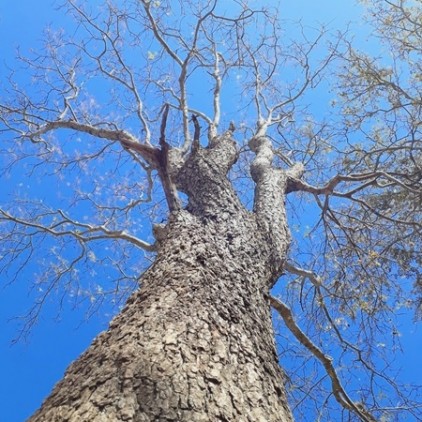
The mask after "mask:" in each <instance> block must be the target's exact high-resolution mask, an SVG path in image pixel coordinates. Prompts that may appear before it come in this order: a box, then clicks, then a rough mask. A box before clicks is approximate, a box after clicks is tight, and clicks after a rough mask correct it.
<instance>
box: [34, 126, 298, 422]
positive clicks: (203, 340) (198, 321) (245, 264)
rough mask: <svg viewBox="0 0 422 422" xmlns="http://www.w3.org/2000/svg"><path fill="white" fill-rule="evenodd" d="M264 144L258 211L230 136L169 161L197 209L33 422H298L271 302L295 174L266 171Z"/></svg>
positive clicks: (178, 216)
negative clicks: (235, 177)
mask: <svg viewBox="0 0 422 422" xmlns="http://www.w3.org/2000/svg"><path fill="white" fill-rule="evenodd" d="M262 143H263V142H257V145H255V146H254V147H255V149H256V153H257V159H256V160H255V162H254V166H253V167H252V171H253V177H254V180H255V182H256V186H257V187H256V193H255V201H256V202H255V210H254V212H253V213H251V212H248V211H247V210H246V209H245V208H244V207H243V206H242V204H241V202H240V201H239V199H238V197H237V195H236V194H235V192H234V190H233V188H232V186H231V184H230V182H229V181H228V179H227V178H226V174H227V171H228V170H229V169H230V167H231V166H232V164H233V163H234V162H235V160H236V158H237V154H238V152H237V149H236V145H235V143H234V142H233V141H232V140H230V133H228V134H226V135H225V136H222V137H220V138H216V139H214V141H212V142H211V144H210V146H209V148H206V149H205V148H195V149H194V150H193V151H192V152H191V154H189V156H188V158H187V159H186V160H184V161H183V162H182V161H180V160H179V161H177V160H174V161H173V162H171V157H170V156H169V163H170V164H171V166H172V167H171V168H170V169H168V170H169V172H170V174H171V177H172V180H173V181H174V183H175V186H176V187H177V189H178V190H179V191H183V192H185V193H186V194H187V195H188V198H189V203H188V206H187V207H186V209H185V210H176V211H173V212H172V214H171V215H170V217H169V222H168V223H167V225H166V227H165V228H162V229H161V230H160V235H159V239H160V241H159V250H158V253H157V258H156V261H155V262H154V264H153V265H152V266H151V267H150V268H149V269H148V270H147V271H146V273H145V274H144V276H143V278H142V284H141V288H140V289H139V290H138V291H137V292H135V293H134V294H133V295H132V296H131V297H130V298H129V300H128V302H127V304H126V306H125V308H124V309H123V311H122V312H121V313H120V314H119V315H118V316H116V317H115V318H114V319H113V320H112V322H111V324H110V327H109V329H108V330H107V331H105V332H103V333H102V334H100V335H99V336H98V337H97V338H96V339H95V340H94V342H93V343H92V345H91V346H90V347H89V348H88V350H87V351H86V352H85V353H83V355H82V356H81V357H80V358H79V359H78V360H77V361H75V362H74V363H73V364H72V365H71V366H70V367H69V368H68V370H67V371H66V374H65V376H64V378H63V379H62V380H61V381H60V382H59V383H58V384H57V385H56V387H55V388H54V390H53V392H52V394H51V395H50V396H49V397H48V398H47V400H46V401H45V402H44V403H43V405H42V407H41V408H40V409H39V410H38V411H37V412H36V413H35V414H34V415H33V416H32V417H31V418H30V421H31V422H41V421H45V422H46V421H48V422H52V421H57V422H59V421H68V422H76V421H90V422H100V421H101V422H105V421H110V422H111V421H186V422H187V421H189V422H191V421H204V422H205V421H233V422H234V421H236V422H246V421H249V422H257V421H262V422H271V421H274V422H275V421H277V422H285V421H291V420H292V416H291V413H290V410H289V408H288V405H287V400H286V394H285V388H284V379H283V373H282V370H281V368H280V367H279V364H278V359H277V354H276V350H275V344H274V336H273V329H272V323H271V313H270V306H269V303H268V299H267V293H268V290H269V288H270V287H271V286H272V284H273V283H274V281H275V280H276V278H277V277H278V276H279V275H280V271H281V270H282V264H283V262H284V260H285V254H286V250H287V247H288V243H289V234H288V230H287V224H286V220H285V213H284V191H285V190H286V183H287V182H286V179H287V176H286V175H285V174H283V173H282V172H281V170H275V169H271V159H269V160H267V161H265V160H264V161H262V160H261V161H259V151H261V153H262V150H260V148H261V147H260V146H259V145H258V144H262ZM264 144H265V142H264ZM261 146H262V145H261ZM267 147H268V145H267ZM267 158H268V157H267ZM274 172H276V173H274ZM274 224H276V225H277V229H276V227H274V226H273V225H274Z"/></svg>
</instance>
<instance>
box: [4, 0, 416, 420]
mask: <svg viewBox="0 0 422 422" xmlns="http://www.w3.org/2000/svg"><path fill="white" fill-rule="evenodd" d="M256 3H257V2H253V1H249V2H248V1H241V0H239V1H238V0H233V1H230V2H229V1H217V0H203V1H199V2H197V1H171V2H170V1H161V2H160V1H153V0H151V1H147V0H143V1H135V0H125V1H122V2H115V3H113V2H98V4H92V5H83V2H78V1H76V0H67V1H66V2H65V4H64V5H63V6H62V7H61V10H62V12H65V13H67V14H68V15H69V16H71V17H72V19H73V21H74V31H72V32H69V31H64V30H60V29H54V28H48V29H46V32H45V41H44V44H43V46H42V48H40V49H39V50H38V51H33V52H31V53H30V54H24V53H22V54H21V52H19V53H18V55H17V63H18V64H19V65H18V64H16V63H15V64H14V65H13V70H10V72H9V75H8V77H7V78H3V79H2V80H1V81H0V133H1V139H2V140H1V146H0V152H1V155H2V167H1V175H2V178H3V179H4V180H8V178H9V179H10V180H12V181H16V180H17V181H18V182H19V181H20V180H26V179H27V178H31V180H33V181H34V183H35V184H37V183H39V185H40V186H47V187H48V189H45V190H42V191H41V190H40V189H33V190H26V191H24V190H22V189H19V188H17V189H16V190H15V195H14V196H11V197H10V198H9V200H8V201H3V203H2V206H1V208H0V233H1V235H0V239H1V243H0V255H1V263H0V273H1V274H2V275H3V278H4V279H6V280H7V281H8V282H14V281H16V280H18V279H20V277H22V274H24V271H25V269H26V267H27V266H28V265H36V266H37V273H36V274H35V275H34V279H33V285H32V286H29V287H32V288H35V290H36V291H37V292H38V293H37V299H36V301H35V303H34V305H33V306H32V307H31V308H30V309H29V311H28V314H27V316H26V318H25V322H24V325H23V326H22V334H26V333H27V332H28V331H29V330H30V328H31V327H32V325H33V324H34V323H36V321H37V319H38V317H39V315H40V313H41V312H42V307H43V304H44V303H45V301H46V300H48V298H49V296H50V295H53V294H54V295H58V296H59V297H60V300H61V301H71V302H73V303H75V304H77V303H81V302H84V301H87V302H89V303H90V306H89V312H95V311H96V310H97V309H98V308H99V307H101V306H102V305H104V304H107V306H108V305H110V304H112V305H113V306H115V307H116V309H117V308H118V307H119V306H120V305H121V304H122V303H124V301H125V299H126V298H127V297H128V295H129V294H130V292H132V291H133V290H134V289H136V287H137V286H138V281H139V277H140V275H141V274H142V272H143V271H144V270H145V268H147V267H148V265H149V264H150V262H151V260H153V259H154V254H155V251H156V244H157V243H156V242H157V239H159V238H160V233H161V231H160V230H161V225H160V224H161V223H162V222H164V221H165V220H166V219H167V216H168V213H169V212H171V211H172V210H174V209H178V208H180V207H183V206H184V205H185V204H186V198H185V197H184V195H183V193H180V192H179V193H177V192H176V191H175V187H174V185H173V184H172V182H171V176H172V175H171V174H169V175H168V174H165V172H164V171H163V170H162V169H163V168H165V167H163V166H161V164H162V160H174V162H176V160H177V159H179V158H180V157H183V156H185V155H186V154H187V153H188V151H190V150H191V149H192V148H196V147H199V146H200V145H202V146H205V145H207V143H208V142H212V140H213V139H214V138H215V136H216V135H218V134H221V133H223V132H225V131H227V130H230V131H232V132H233V136H234V138H235V139H236V141H237V142H238V144H239V145H240V149H241V153H240V156H239V159H238V161H237V162H236V164H235V165H234V167H233V169H232V170H231V171H230V174H229V178H230V180H231V181H232V183H233V185H234V186H235V187H236V190H237V192H238V194H239V197H240V198H241V200H242V202H243V203H244V204H246V206H247V207H248V208H249V209H251V210H252V208H253V190H254V181H253V178H254V174H253V166H252V169H251V163H252V161H253V159H254V153H255V152H256V151H255V150H254V149H257V148H258V147H256V148H255V147H254V143H253V142H252V143H251V142H250V140H251V139H260V138H261V137H263V136H265V137H266V138H267V139H269V140H270V141H271V145H270V146H269V149H268V151H270V152H268V154H270V155H271V157H270V158H271V159H273V160H274V162H276V163H277V165H278V166H279V167H280V168H283V169H287V170H288V174H289V181H288V189H287V192H288V196H287V216H288V221H289V224H290V227H291V231H292V236H293V243H292V247H291V248H290V250H289V256H288V261H287V262H286V263H285V265H284V270H285V274H284V275H283V276H282V277H281V278H280V279H279V280H278V282H277V284H276V285H275V287H274V289H273V296H272V297H271V298H270V302H271V304H272V306H273V308H274V310H275V313H276V314H278V316H279V317H280V318H281V320H280V321H277V320H276V325H277V326H279V330H278V333H279V337H278V340H277V344H278V347H279V352H280V361H281V362H282V366H283V367H284V368H285V369H286V374H287V379H288V385H287V388H288V392H289V394H290V397H289V399H290V404H291V406H292V408H293V411H294V413H295V415H296V417H297V418H298V420H317V418H320V419H321V420H329V415H330V413H331V412H333V409H336V410H335V411H336V412H341V415H342V418H343V419H344V420H349V419H348V418H349V417H358V418H360V419H362V420H372V419H371V418H372V416H370V415H371V414H372V415H373V417H375V418H376V419H377V420H385V421H388V420H409V419H408V418H409V417H410V415H412V416H413V417H415V418H418V417H421V410H420V404H419V405H418V403H417V401H416V399H417V391H418V390H417V386H403V385H402V384H401V383H400V380H399V377H398V376H397V374H396V372H395V371H396V369H395V367H394V366H392V361H393V360H394V355H395V353H396V352H398V351H399V350H400V339H399V333H400V328H399V327H397V326H396V322H397V315H398V314H400V313H403V312H404V313H408V312H414V315H415V320H416V319H417V318H418V316H420V315H419V314H420V311H421V303H422V302H421V298H422V276H421V264H422V251H421V238H422V213H421V203H422V186H421V180H422V142H421V110H422V92H421V75H422V66H421V63H422V60H421V51H422V12H421V10H422V8H421V7H420V6H421V4H420V1H419V0H414V1H412V0H391V1H390V0H381V1H376V0H368V1H365V2H363V3H364V7H365V10H366V12H367V15H366V16H367V25H368V27H370V28H372V31H373V32H372V35H371V37H372V38H371V42H370V43H369V44H364V43H362V42H359V40H357V41H356V40H355V39H354V37H353V35H354V31H355V30H354V26H353V25H350V27H349V29H348V28H339V30H338V31H333V30H331V29H328V28H325V27H319V28H311V27H307V26H304V25H302V24H301V23H300V22H289V21H284V20H283V19H282V17H283V16H282V13H281V16H280V13H279V10H277V6H275V5H273V4H271V3H272V2H269V3H270V4H269V5H268V6H266V7H264V6H260V4H256ZM258 3H260V2H258ZM365 49H366V50H365ZM327 91H328V92H329V95H327ZM160 163H161V164H160ZM251 173H252V174H251ZM302 175H303V177H302ZM18 182H17V183H18ZM272 211H274V210H272ZM286 328H287V329H288V330H286ZM390 369H391V370H390ZM351 397H353V398H351ZM356 403H358V404H356ZM339 408H340V409H342V410H340V411H339V410H338V409H339ZM350 415H352V416H350Z"/></svg>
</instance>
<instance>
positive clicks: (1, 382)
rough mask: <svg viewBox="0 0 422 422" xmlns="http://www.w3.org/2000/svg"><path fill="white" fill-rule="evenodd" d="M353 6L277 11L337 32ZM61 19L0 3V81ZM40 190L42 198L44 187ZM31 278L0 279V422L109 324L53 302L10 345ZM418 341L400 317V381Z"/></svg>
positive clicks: (34, 399)
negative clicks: (17, 53) (18, 49)
mask: <svg viewBox="0 0 422 422" xmlns="http://www.w3.org/2000/svg"><path fill="white" fill-rule="evenodd" d="M352 3H353V2H351V1H349V0H342V1H334V0H322V1H318V2H315V1H311V0H301V1H296V2H293V4H292V2H287V0H284V1H282V2H281V10H282V11H284V10H285V17H286V18H293V19H298V18H300V19H302V20H303V22H305V23H309V24H310V23H313V22H319V23H328V24H329V25H330V26H331V27H333V28H336V27H341V26H342V25H343V24H344V23H346V22H347V21H349V20H353V19H356V20H358V21H359V20H361V18H360V14H359V13H360V11H361V10H360V9H359V7H358V6H355V5H352ZM283 13H284V12H283ZM60 16H61V13H60V12H56V11H55V10H54V7H53V3H52V2H50V1H48V0H42V1H38V2H36V3H34V2H33V1H30V0H19V1H16V2H6V1H3V2H1V3H0V39H1V40H2V41H1V43H0V60H1V62H0V78H1V79H3V77H4V76H5V63H8V64H12V63H13V57H14V52H15V48H16V47H17V46H18V45H20V46H21V48H22V50H23V51H27V50H28V49H29V48H30V47H31V46H33V45H34V44H36V43H37V42H38V40H40V39H41V35H42V30H43V28H44V27H45V26H46V25H47V24H52V26H55V27H57V26H58V27H60V26H63V25H67V21H66V20H62V19H61V18H60ZM364 32H365V31H363V33H364ZM13 183H14V181H13V180H12V181H10V183H9V184H8V185H7V186H6V185H5V184H4V183H0V201H3V198H5V197H6V198H7V195H8V194H9V193H10V192H12V191H13V190H14V189H15V186H14V185H13ZM38 189H40V195H42V194H43V193H42V189H44V188H43V187H42V186H41V187H39V188H38ZM45 189H48V188H45ZM32 277H33V273H32V272H31V268H29V269H28V271H26V272H25V274H24V275H23V276H21V277H20V278H19V280H17V282H16V283H14V284H12V285H10V286H6V284H7V281H8V280H4V279H2V280H0V397H2V401H3V402H2V411H1V416H0V420H1V421H4V422H20V421H23V420H25V419H26V418H27V417H29V416H30V414H31V413H32V412H33V411H34V410H35V409H36V408H37V407H39V405H40V404H41V401H42V399H43V398H44V397H45V396H46V395H47V394H48V393H49V392H50V391H51V389H52V387H53V385H54V384H55V383H56V382H57V381H58V380H59V379H60V378H61V377H62V376H63V373H64V370H65V369H66V367H67V366H68V365H69V364H70V362H71V361H72V360H74V359H75V358H77V356H78V355H79V354H80V353H81V352H82V351H83V350H85V349H86V348H87V347H88V346H89V344H90V343H91V341H92V339H93V338H94V337H95V335H96V334H98V333H99V332H100V331H101V330H104V329H106V328H107V323H108V316H107V312H106V311H104V310H103V311H101V312H100V313H98V314H94V315H93V316H92V317H91V318H90V319H89V320H88V321H86V320H85V316H84V315H85V314H84V312H85V310H86V309H84V308H83V307H81V308H79V309H76V310H74V309H72V307H71V306H70V305H69V304H65V305H64V307H63V309H62V312H61V313H60V315H59V316H58V312H57V309H58V305H57V303H54V298H52V300H51V301H50V302H49V303H47V304H46V307H45V309H44V312H43V316H42V318H41V320H40V322H39V323H38V324H37V325H36V326H35V327H34V329H33V332H32V335H31V336H30V337H29V338H28V339H26V340H22V341H19V342H18V343H17V344H13V345H12V340H13V339H14V338H16V336H17V334H18V327H19V320H17V319H12V318H13V317H16V316H19V315H22V314H23V313H24V312H25V310H26V309H27V308H28V306H29V305H30V303H31V300H32V296H31V292H30V291H29V290H28V288H29V286H30V284H31V279H32ZM421 338H422V336H421V330H420V329H419V330H417V328H416V327H415V325H414V324H413V323H412V321H411V320H410V318H408V317H407V316H406V317H404V319H403V337H402V342H403V346H404V348H405V349H406V354H405V359H403V360H402V361H401V364H402V367H403V369H404V379H406V380H408V381H409V382H410V381H413V382H418V381H420V380H421V379H422V369H421V366H420V358H419V353H420V352H419V351H418V345H419V348H420V347H421V344H420V343H419V344H418V343H417V342H418V341H419V340H421Z"/></svg>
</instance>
